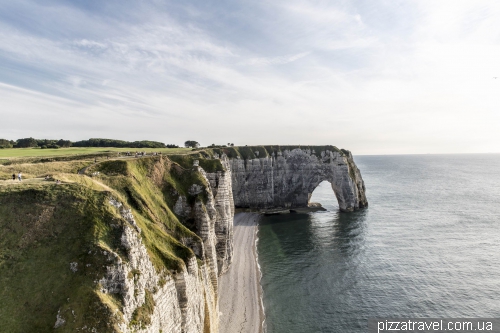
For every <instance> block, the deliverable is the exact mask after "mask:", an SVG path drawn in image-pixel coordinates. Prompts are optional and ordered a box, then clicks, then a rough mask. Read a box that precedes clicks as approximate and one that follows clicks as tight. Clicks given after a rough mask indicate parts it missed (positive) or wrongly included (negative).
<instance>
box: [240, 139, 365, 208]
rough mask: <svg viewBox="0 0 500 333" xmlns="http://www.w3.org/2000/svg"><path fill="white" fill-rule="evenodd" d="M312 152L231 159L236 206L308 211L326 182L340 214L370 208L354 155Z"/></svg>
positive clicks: (325, 151) (300, 151)
mask: <svg viewBox="0 0 500 333" xmlns="http://www.w3.org/2000/svg"><path fill="white" fill-rule="evenodd" d="M311 148H313V149H311ZM311 148H305V149H303V148H295V149H290V150H289V149H284V150H278V151H276V152H275V151H273V152H271V153H270V154H269V155H268V156H265V157H260V158H248V159H241V158H232V159H231V160H230V165H231V172H232V187H233V198H234V204H235V206H236V207H248V208H258V209H290V208H300V207H307V205H308V203H309V199H310V197H311V194H312V193H313V191H314V189H315V188H316V187H317V186H318V185H319V184H320V183H321V182H322V181H324V180H326V181H328V182H330V183H331V184H332V189H333V192H334V193H335V196H336V197H337V201H338V203H339V209H340V210H341V211H345V212H350V211H353V210H356V209H359V208H363V207H366V206H368V201H367V200H366V195H365V186H364V182H363V179H362V178H361V173H360V172H359V170H358V168H357V166H356V164H355V163H354V160H353V158H352V155H351V153H350V152H349V151H347V150H342V151H340V150H333V149H332V150H329V149H325V150H322V151H320V152H318V151H317V149H314V148H317V147H311Z"/></svg>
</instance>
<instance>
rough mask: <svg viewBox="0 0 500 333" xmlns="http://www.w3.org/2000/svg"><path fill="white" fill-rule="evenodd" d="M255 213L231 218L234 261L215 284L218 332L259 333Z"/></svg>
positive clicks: (260, 310)
mask: <svg viewBox="0 0 500 333" xmlns="http://www.w3.org/2000/svg"><path fill="white" fill-rule="evenodd" d="M259 218H260V215H259V214H257V213H236V214H235V216H234V257H233V262H232V264H231V266H230V267H229V269H228V270H227V272H226V273H224V274H223V275H222V276H221V277H220V282H219V311H220V322H219V331H220V332H221V333H235V332H238V333H263V332H264V331H265V330H264V322H265V316H264V306H263V300H262V287H261V284H260V280H261V278H262V273H261V271H260V266H259V263H258V254H257V243H258V237H257V233H258V220H259Z"/></svg>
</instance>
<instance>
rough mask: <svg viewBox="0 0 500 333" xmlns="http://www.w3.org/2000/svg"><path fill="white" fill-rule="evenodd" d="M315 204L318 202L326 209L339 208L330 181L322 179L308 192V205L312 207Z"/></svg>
mask: <svg viewBox="0 0 500 333" xmlns="http://www.w3.org/2000/svg"><path fill="white" fill-rule="evenodd" d="M315 204H320V205H321V207H323V208H324V209H326V210H339V203H338V200H337V196H336V195H335V192H334V191H333V188H332V183H330V182H329V181H327V180H324V181H322V182H321V183H319V184H318V185H317V186H316V187H315V188H314V190H313V192H312V193H310V194H309V201H308V203H307V205H308V207H314V206H315Z"/></svg>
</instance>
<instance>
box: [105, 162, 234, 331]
mask: <svg viewBox="0 0 500 333" xmlns="http://www.w3.org/2000/svg"><path fill="white" fill-rule="evenodd" d="M220 163H221V165H222V170H219V171H215V170H214V172H210V173H207V172H206V171H205V170H204V169H203V168H202V167H200V166H199V165H197V163H196V162H195V166H193V167H192V169H191V170H189V169H188V170H183V171H182V173H194V174H197V176H198V177H197V180H198V182H197V183H193V184H189V183H188V184H187V185H188V186H189V185H190V186H189V187H188V188H187V192H185V195H183V194H181V193H179V192H180V191H179V190H181V189H180V188H177V189H176V188H172V186H169V185H166V186H164V188H165V190H166V191H172V192H173V193H172V192H171V193H170V194H173V195H172V198H174V199H175V200H176V201H175V205H174V212H175V214H177V215H178V217H179V220H180V221H184V222H185V223H186V224H190V225H191V226H192V230H193V231H194V232H195V233H196V235H197V236H199V239H197V238H196V237H189V235H186V236H184V237H181V238H180V241H181V243H182V244H183V245H184V246H186V247H188V248H190V249H191V250H192V251H193V253H194V254H195V256H190V257H189V258H188V259H187V260H186V261H185V263H184V264H181V265H180V266H179V267H178V269H176V270H171V271H170V272H167V271H158V269H156V268H155V267H154V265H153V264H152V262H151V260H150V257H149V255H148V251H147V249H146V247H145V246H144V244H143V243H142V240H141V229H140V228H139V227H138V226H137V224H136V223H135V220H134V217H133V214H132V213H131V211H130V210H129V209H126V208H124V207H123V206H122V204H121V203H120V202H117V201H116V200H113V199H112V200H110V204H111V205H113V206H115V207H116V208H117V209H118V210H119V212H120V214H121V216H122V217H123V218H124V219H125V220H126V221H127V222H129V224H128V225H127V226H125V228H124V229H123V234H122V236H121V243H122V246H123V247H124V248H126V250H127V251H126V252H127V256H126V258H124V259H125V260H122V259H121V258H120V256H119V254H118V253H114V252H110V253H109V256H110V260H111V261H113V264H112V265H109V266H108V267H107V274H106V276H105V277H104V278H103V279H101V280H100V286H101V290H102V292H103V293H108V294H109V293H115V294H118V296H119V298H122V299H123V307H122V308H121V309H119V311H120V312H121V313H122V314H123V316H122V318H123V320H122V321H120V322H119V328H120V330H121V331H122V332H143V333H153V332H160V331H162V332H172V333H177V332H179V333H181V332H182V333H201V332H203V333H217V332H218V331H219V326H218V325H219V305H218V278H219V275H220V274H221V273H222V272H223V271H225V270H226V269H227V268H228V267H229V265H230V262H231V255H232V221H233V215H234V208H233V207H234V205H233V202H232V190H231V172H230V169H229V165H228V160H227V159H226V158H222V159H221V161H220ZM179 167H180V168H182V167H181V166H179ZM171 172H176V171H171ZM200 240H201V242H200ZM113 258H114V259H113ZM138 314H146V316H143V317H144V318H146V320H144V318H139V317H140V316H138ZM141 319H142V320H141Z"/></svg>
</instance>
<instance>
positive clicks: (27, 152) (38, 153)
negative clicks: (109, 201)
mask: <svg viewBox="0 0 500 333" xmlns="http://www.w3.org/2000/svg"><path fill="white" fill-rule="evenodd" d="M127 151H129V152H136V151H146V152H148V153H149V152H161V153H162V154H184V153H187V152H190V151H191V148H112V147H109V148H108V147H83V148H76V147H72V148H59V149H40V148H10V149H0V159H2V158H3V159H9V158H16V157H43V156H65V155H78V154H99V153H107V152H127Z"/></svg>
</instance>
